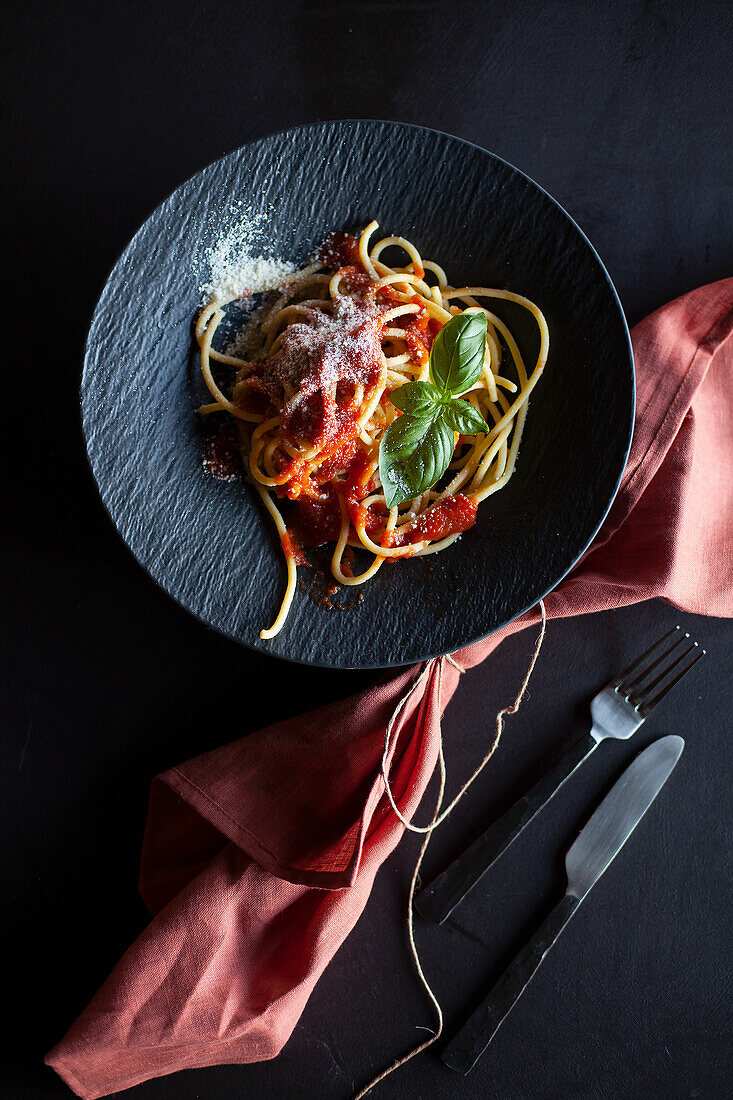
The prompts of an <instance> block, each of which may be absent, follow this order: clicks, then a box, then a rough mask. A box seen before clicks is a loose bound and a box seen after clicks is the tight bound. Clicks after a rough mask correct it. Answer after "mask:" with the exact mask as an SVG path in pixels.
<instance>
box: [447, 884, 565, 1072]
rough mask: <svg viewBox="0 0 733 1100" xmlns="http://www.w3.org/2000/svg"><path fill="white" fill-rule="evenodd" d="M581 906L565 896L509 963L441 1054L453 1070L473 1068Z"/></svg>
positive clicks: (465, 1070) (461, 1070) (466, 1070)
mask: <svg viewBox="0 0 733 1100" xmlns="http://www.w3.org/2000/svg"><path fill="white" fill-rule="evenodd" d="M579 905H580V901H579V900H578V898H576V897H574V896H573V895H572V894H566V895H565V897H564V898H563V899H562V901H561V902H560V903H559V905H556V906H555V908H554V909H553V910H552V912H551V913H550V915H549V916H548V917H547V919H546V920H545V922H544V924H543V925H542V926H541V927H540V928H538V930H537V931H536V932H535V934H534V935H533V936H532V938H531V940H530V941H529V943H527V944H526V945H525V946H524V947H523V948H522V950H521V951H520V952H519V954H518V955H517V956H516V957H515V959H514V961H513V962H512V963H510V965H509V967H508V968H507V969H506V970H505V971H504V973H503V975H502V976H501V978H499V980H498V982H497V983H496V985H495V986H494V987H493V989H492V990H491V992H490V993H489V994H488V996H487V997H486V998H485V999H484V1000H483V1001H482V1002H481V1004H480V1005H479V1007H478V1008H477V1009H476V1011H475V1012H474V1013H473V1015H472V1016H471V1017H470V1018H469V1019H468V1020H467V1022H466V1023H465V1024H464V1025H463V1027H462V1028H461V1029H460V1031H459V1032H458V1033H457V1034H456V1035H455V1036H454V1037H453V1039H451V1041H450V1043H449V1044H448V1046H447V1047H446V1048H445V1050H444V1051H443V1052H442V1054H441V1055H440V1057H441V1059H442V1060H443V1061H444V1062H445V1064H446V1065H447V1066H449V1067H450V1069H453V1070H455V1071H456V1073H463V1074H466V1073H468V1072H469V1071H470V1070H472V1069H473V1067H474V1066H475V1065H476V1062H478V1060H479V1058H480V1057H481V1055H482V1054H483V1052H484V1051H485V1050H486V1048H487V1046H488V1045H489V1043H490V1042H491V1040H492V1039H493V1038H494V1036H495V1035H496V1032H497V1031H498V1030H499V1028H500V1027H501V1024H502V1022H503V1021H504V1020H505V1019H506V1017H507V1016H508V1015H509V1013H510V1012H511V1010H512V1009H513V1008H514V1005H515V1004H516V1003H517V1001H518V1000H519V998H520V997H521V996H522V994H523V993H524V991H525V989H526V988H527V986H528V985H529V983H530V982H531V981H532V978H533V977H534V975H535V974H536V972H537V970H538V969H539V965H540V963H541V962H542V960H543V959H544V957H545V955H546V954H547V952H548V951H549V950H550V948H551V947H552V945H553V944H554V943H555V941H556V940H557V938H558V936H559V935H560V933H561V932H562V930H563V928H564V927H565V925H566V924H567V923H568V921H569V920H570V918H571V917H572V915H573V913H574V912H575V910H576V909H577V908H578V906H579Z"/></svg>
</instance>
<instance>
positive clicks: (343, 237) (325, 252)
mask: <svg viewBox="0 0 733 1100" xmlns="http://www.w3.org/2000/svg"><path fill="white" fill-rule="evenodd" d="M317 255H318V259H319V260H320V261H321V263H322V264H323V265H324V267H328V268H330V269H331V270H332V271H338V269H339V268H340V267H346V266H347V265H349V264H354V265H355V266H356V265H358V266H361V263H360V260H359V241H358V239H357V238H356V237H354V236H353V235H352V234H351V233H344V232H342V230H340V229H336V230H335V231H334V232H333V233H329V234H328V236H327V237H326V239H325V240H324V242H323V244H322V245H321V247H320V248H319V249H318V254H317Z"/></svg>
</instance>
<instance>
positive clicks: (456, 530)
mask: <svg viewBox="0 0 733 1100" xmlns="http://www.w3.org/2000/svg"><path fill="white" fill-rule="evenodd" d="M476 509H477V504H476V501H475V500H474V499H473V497H467V496H464V495H463V493H458V494H457V495H456V496H452V497H446V498H445V500H441V501H439V502H438V503H437V504H435V505H433V507H432V508H431V509H430V510H429V511H428V512H426V513H425V514H424V515H422V516H419V517H418V519H416V520H415V521H414V523H412V524H411V525H410V526H408V527H406V528H404V529H403V530H402V531H398V532H395V533H393V534H392V533H390V534H388V535H387V536H386V537H385V545H387V546H405V545H406V544H409V543H414V542H425V541H428V540H429V541H430V542H437V540H438V539H444V538H446V537H447V536H448V535H459V534H461V532H462V531H467V530H468V529H469V527H473V525H474V523H475V522H476Z"/></svg>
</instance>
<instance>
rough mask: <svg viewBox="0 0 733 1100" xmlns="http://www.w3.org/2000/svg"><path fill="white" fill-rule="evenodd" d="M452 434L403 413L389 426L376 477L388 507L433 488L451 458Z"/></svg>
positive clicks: (437, 422)
mask: <svg viewBox="0 0 733 1100" xmlns="http://www.w3.org/2000/svg"><path fill="white" fill-rule="evenodd" d="M454 449H455V438H454V435H453V432H452V431H451V430H450V428H449V427H448V425H447V424H446V423H445V421H444V420H443V418H442V416H440V415H436V416H434V417H433V419H432V420H426V419H423V418H421V417H415V416H410V415H409V414H406V415H404V416H400V417H398V418H397V420H395V421H394V423H392V424H390V426H389V428H387V431H386V432H385V433H384V436H383V437H382V442H381V445H380V448H379V476H380V478H381V481H382V489H383V491H384V498H385V500H386V502H387V507H388V508H394V507H395V505H397V504H401V503H402V502H403V501H405V500H412V499H413V497H416V496H419V495H420V493H424V492H425V490H426V489H429V488H430V487H431V486H432V485H435V483H436V481H438V480H439V478H441V477H442V475H443V474H444V473H445V471H446V469H447V468H448V463H449V462H450V460H451V458H452V457H453V451H454Z"/></svg>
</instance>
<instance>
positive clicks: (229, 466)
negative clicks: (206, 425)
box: [204, 423, 243, 481]
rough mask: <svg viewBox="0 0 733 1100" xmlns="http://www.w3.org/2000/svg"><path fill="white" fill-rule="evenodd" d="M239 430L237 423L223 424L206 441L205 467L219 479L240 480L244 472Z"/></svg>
mask: <svg viewBox="0 0 733 1100" xmlns="http://www.w3.org/2000/svg"><path fill="white" fill-rule="evenodd" d="M239 445H240V444H239V432H238V431H237V427H236V425H235V424H232V423H227V424H222V425H221V427H220V428H219V429H218V430H217V431H216V432H215V433H214V434H213V435H210V436H209V437H208V438H207V439H206V441H205V443H204V469H205V470H206V472H207V473H209V474H211V476H212V477H215V478H216V479H217V481H238V480H239V478H241V476H242V473H243V466H242V454H241V451H240V449H239Z"/></svg>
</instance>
